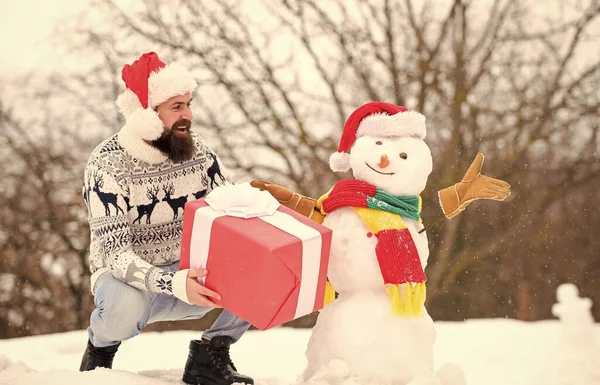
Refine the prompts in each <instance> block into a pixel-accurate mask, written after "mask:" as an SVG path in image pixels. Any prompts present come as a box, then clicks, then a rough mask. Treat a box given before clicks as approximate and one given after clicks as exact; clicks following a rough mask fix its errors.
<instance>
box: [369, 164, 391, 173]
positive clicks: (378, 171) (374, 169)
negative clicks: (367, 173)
mask: <svg viewBox="0 0 600 385" xmlns="http://www.w3.org/2000/svg"><path fill="white" fill-rule="evenodd" d="M365 164H366V165H367V167H368V168H370V169H371V170H373V171H375V172H376V173H378V174H383V175H394V174H395V173H394V172H381V171H377V170H375V169H374V168H373V167H371V166H369V163H367V162H365Z"/></svg>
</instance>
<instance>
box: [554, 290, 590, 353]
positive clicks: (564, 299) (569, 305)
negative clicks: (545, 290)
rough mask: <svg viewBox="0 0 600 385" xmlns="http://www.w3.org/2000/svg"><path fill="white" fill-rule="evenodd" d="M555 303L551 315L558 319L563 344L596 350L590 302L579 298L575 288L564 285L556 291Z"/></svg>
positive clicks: (587, 299)
mask: <svg viewBox="0 0 600 385" xmlns="http://www.w3.org/2000/svg"><path fill="white" fill-rule="evenodd" d="M556 299H557V301H558V302H557V303H555V304H554V305H552V314H553V315H554V316H555V317H557V318H558V319H560V323H561V327H562V330H563V336H562V339H563V344H565V345H573V346H575V347H577V349H578V350H579V349H582V348H585V347H586V346H587V347H591V348H593V349H597V346H596V341H595V338H596V336H595V334H594V333H595V331H594V325H595V323H594V317H593V316H592V311H591V310H592V300H591V299H589V298H581V297H579V290H578V289H577V286H575V285H574V284H572V283H565V284H562V285H560V286H558V288H557V289H556Z"/></svg>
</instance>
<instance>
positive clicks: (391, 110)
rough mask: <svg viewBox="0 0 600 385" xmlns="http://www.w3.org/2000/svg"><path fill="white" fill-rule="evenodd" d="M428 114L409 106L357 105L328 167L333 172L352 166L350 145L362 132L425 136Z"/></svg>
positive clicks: (368, 133)
mask: <svg viewBox="0 0 600 385" xmlns="http://www.w3.org/2000/svg"><path fill="white" fill-rule="evenodd" d="M425 134H426V129H425V116H424V115H423V114H420V113H418V112H416V111H409V110H408V109H407V108H406V107H403V106H396V105H394V104H390V103H384V102H370V103H366V104H363V105H362V106H360V107H358V108H357V109H356V110H354V112H352V114H350V116H349V117H348V120H346V124H345V125H344V130H343V132H342V138H341V139H340V145H339V146H338V150H337V152H335V153H333V154H331V157H330V158H329V167H330V168H331V170H332V171H334V172H345V171H348V170H349V169H350V153H349V151H350V148H351V147H352V145H353V144H354V142H355V141H356V139H357V138H359V137H361V136H365V135H368V136H379V137H398V136H412V137H415V138H419V139H425Z"/></svg>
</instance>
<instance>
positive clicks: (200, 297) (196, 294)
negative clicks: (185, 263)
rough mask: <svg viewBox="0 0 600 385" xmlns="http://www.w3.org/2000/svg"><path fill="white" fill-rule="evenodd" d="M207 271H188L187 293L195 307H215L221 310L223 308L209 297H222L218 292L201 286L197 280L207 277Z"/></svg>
mask: <svg viewBox="0 0 600 385" xmlns="http://www.w3.org/2000/svg"><path fill="white" fill-rule="evenodd" d="M206 274H207V271H206V270H190V271H188V275H187V279H186V280H185V290H186V293H187V297H188V300H189V302H190V303H191V304H193V305H198V306H205V307H215V308H220V307H222V306H219V305H217V304H216V303H214V302H213V301H211V300H210V299H209V298H208V297H213V298H216V299H221V296H220V295H219V294H217V293H216V292H214V291H212V290H210V289H207V288H206V287H205V286H203V285H201V284H200V283H199V282H198V280H197V278H198V277H204V276H206Z"/></svg>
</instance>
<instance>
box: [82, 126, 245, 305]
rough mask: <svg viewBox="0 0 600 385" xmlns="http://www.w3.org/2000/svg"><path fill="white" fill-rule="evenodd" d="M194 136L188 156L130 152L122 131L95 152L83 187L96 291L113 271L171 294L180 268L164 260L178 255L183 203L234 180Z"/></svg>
mask: <svg viewBox="0 0 600 385" xmlns="http://www.w3.org/2000/svg"><path fill="white" fill-rule="evenodd" d="M192 136H193V138H194V141H195V143H196V154H195V155H194V157H193V158H192V159H191V160H189V161H186V162H183V163H173V162H172V161H171V160H169V159H166V160H164V161H162V162H159V163H155V164H150V163H147V162H145V161H142V160H140V159H138V158H136V157H133V156H132V155H131V154H130V153H129V152H128V151H126V150H125V149H124V148H123V147H122V146H121V145H120V144H119V140H118V134H115V135H113V136H112V137H110V138H108V139H107V140H105V141H104V142H103V143H101V144H100V145H99V146H98V147H96V149H95V150H94V151H93V152H92V154H91V156H90V159H89V161H88V163H87V166H86V168H85V179H84V186H83V191H82V192H83V199H84V201H85V203H86V205H87V207H88V221H89V223H90V228H91V244H90V257H89V258H90V270H91V272H92V291H93V288H94V282H95V280H96V279H97V277H98V276H99V275H100V274H101V273H103V272H105V271H109V272H110V273H111V274H112V275H113V276H114V277H115V278H117V279H119V280H121V281H123V282H125V283H127V284H129V285H131V286H133V287H136V288H138V289H142V290H148V291H152V292H156V293H167V294H171V295H172V294H173V287H172V279H173V276H174V274H175V272H169V271H166V270H164V269H162V268H161V266H165V265H169V264H172V263H174V262H176V261H178V260H179V252H180V245H181V231H182V225H183V207H184V205H185V203H186V202H188V201H191V200H194V199H199V198H202V197H204V196H205V195H206V194H207V193H209V192H210V191H211V190H212V189H213V188H215V187H216V186H219V185H221V184H223V183H224V182H225V181H227V182H231V183H233V181H232V179H231V177H230V176H229V175H228V174H227V172H226V171H225V169H224V166H223V164H222V163H221V161H220V160H219V159H218V157H217V156H216V155H215V154H214V153H213V151H212V150H211V149H210V147H209V146H208V145H207V144H206V142H205V141H204V140H203V139H202V138H201V137H200V136H199V135H198V134H196V133H195V132H193V131H192Z"/></svg>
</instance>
